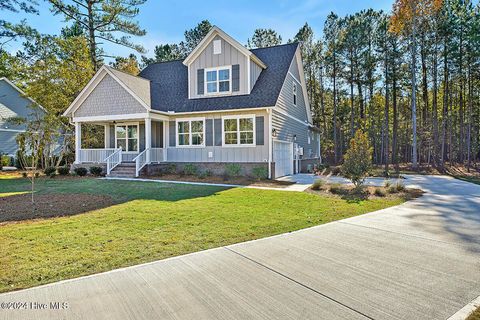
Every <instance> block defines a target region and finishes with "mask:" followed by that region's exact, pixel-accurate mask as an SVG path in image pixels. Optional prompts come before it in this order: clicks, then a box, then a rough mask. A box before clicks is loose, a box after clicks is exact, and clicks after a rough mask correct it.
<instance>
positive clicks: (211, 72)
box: [205, 67, 231, 94]
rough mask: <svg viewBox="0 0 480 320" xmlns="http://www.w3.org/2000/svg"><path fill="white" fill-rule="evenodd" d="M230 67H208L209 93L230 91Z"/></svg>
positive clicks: (206, 75) (206, 81)
mask: <svg viewBox="0 0 480 320" xmlns="http://www.w3.org/2000/svg"><path fill="white" fill-rule="evenodd" d="M230 74H231V72H230V67H222V68H218V69H207V70H206V71H205V86H206V92H207V94H216V93H224V92H230Z"/></svg>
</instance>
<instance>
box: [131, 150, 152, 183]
mask: <svg viewBox="0 0 480 320" xmlns="http://www.w3.org/2000/svg"><path fill="white" fill-rule="evenodd" d="M148 152H150V149H145V150H143V151H142V152H140V153H139V154H138V156H136V157H135V158H134V159H133V161H135V177H138V176H139V175H140V170H142V168H143V167H145V165H146V164H147V154H148Z"/></svg>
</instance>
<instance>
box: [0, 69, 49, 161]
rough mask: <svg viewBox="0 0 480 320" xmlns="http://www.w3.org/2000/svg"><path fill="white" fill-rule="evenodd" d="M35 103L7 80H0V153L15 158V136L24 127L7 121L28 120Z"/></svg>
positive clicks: (37, 110)
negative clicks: (13, 119) (12, 119)
mask: <svg viewBox="0 0 480 320" xmlns="http://www.w3.org/2000/svg"><path fill="white" fill-rule="evenodd" d="M34 103H35V102H34V101H33V100H32V99H30V98H28V97H26V95H25V93H24V92H23V91H22V90H20V89H19V88H18V87H17V86H16V85H14V84H13V83H12V82H10V81H9V80H8V79H7V78H0V153H2V154H8V155H9V156H12V157H15V155H16V152H17V149H18V145H17V141H16V138H17V135H18V134H19V133H21V132H25V129H26V125H24V124H22V125H16V124H12V123H11V122H10V121H8V120H9V119H10V118H17V117H19V118H25V119H29V118H30V117H31V116H32V114H33V113H34V112H43V111H41V109H38V108H37V109H35V110H34V109H32V108H31V106H32V105H33V104H34Z"/></svg>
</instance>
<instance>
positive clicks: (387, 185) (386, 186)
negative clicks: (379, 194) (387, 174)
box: [383, 180, 392, 189]
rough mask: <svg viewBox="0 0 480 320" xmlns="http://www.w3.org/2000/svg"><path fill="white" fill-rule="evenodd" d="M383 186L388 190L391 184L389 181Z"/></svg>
mask: <svg viewBox="0 0 480 320" xmlns="http://www.w3.org/2000/svg"><path fill="white" fill-rule="evenodd" d="M383 186H384V187H385V188H387V189H388V188H390V187H391V186H392V182H391V181H389V180H387V181H385V183H384V184H383Z"/></svg>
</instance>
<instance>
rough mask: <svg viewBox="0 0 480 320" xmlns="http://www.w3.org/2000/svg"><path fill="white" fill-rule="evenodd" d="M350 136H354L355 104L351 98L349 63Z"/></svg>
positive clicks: (351, 74)
mask: <svg viewBox="0 0 480 320" xmlns="http://www.w3.org/2000/svg"><path fill="white" fill-rule="evenodd" d="M350 108H351V111H350V136H351V137H352V138H353V136H354V135H355V104H354V96H353V62H350Z"/></svg>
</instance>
